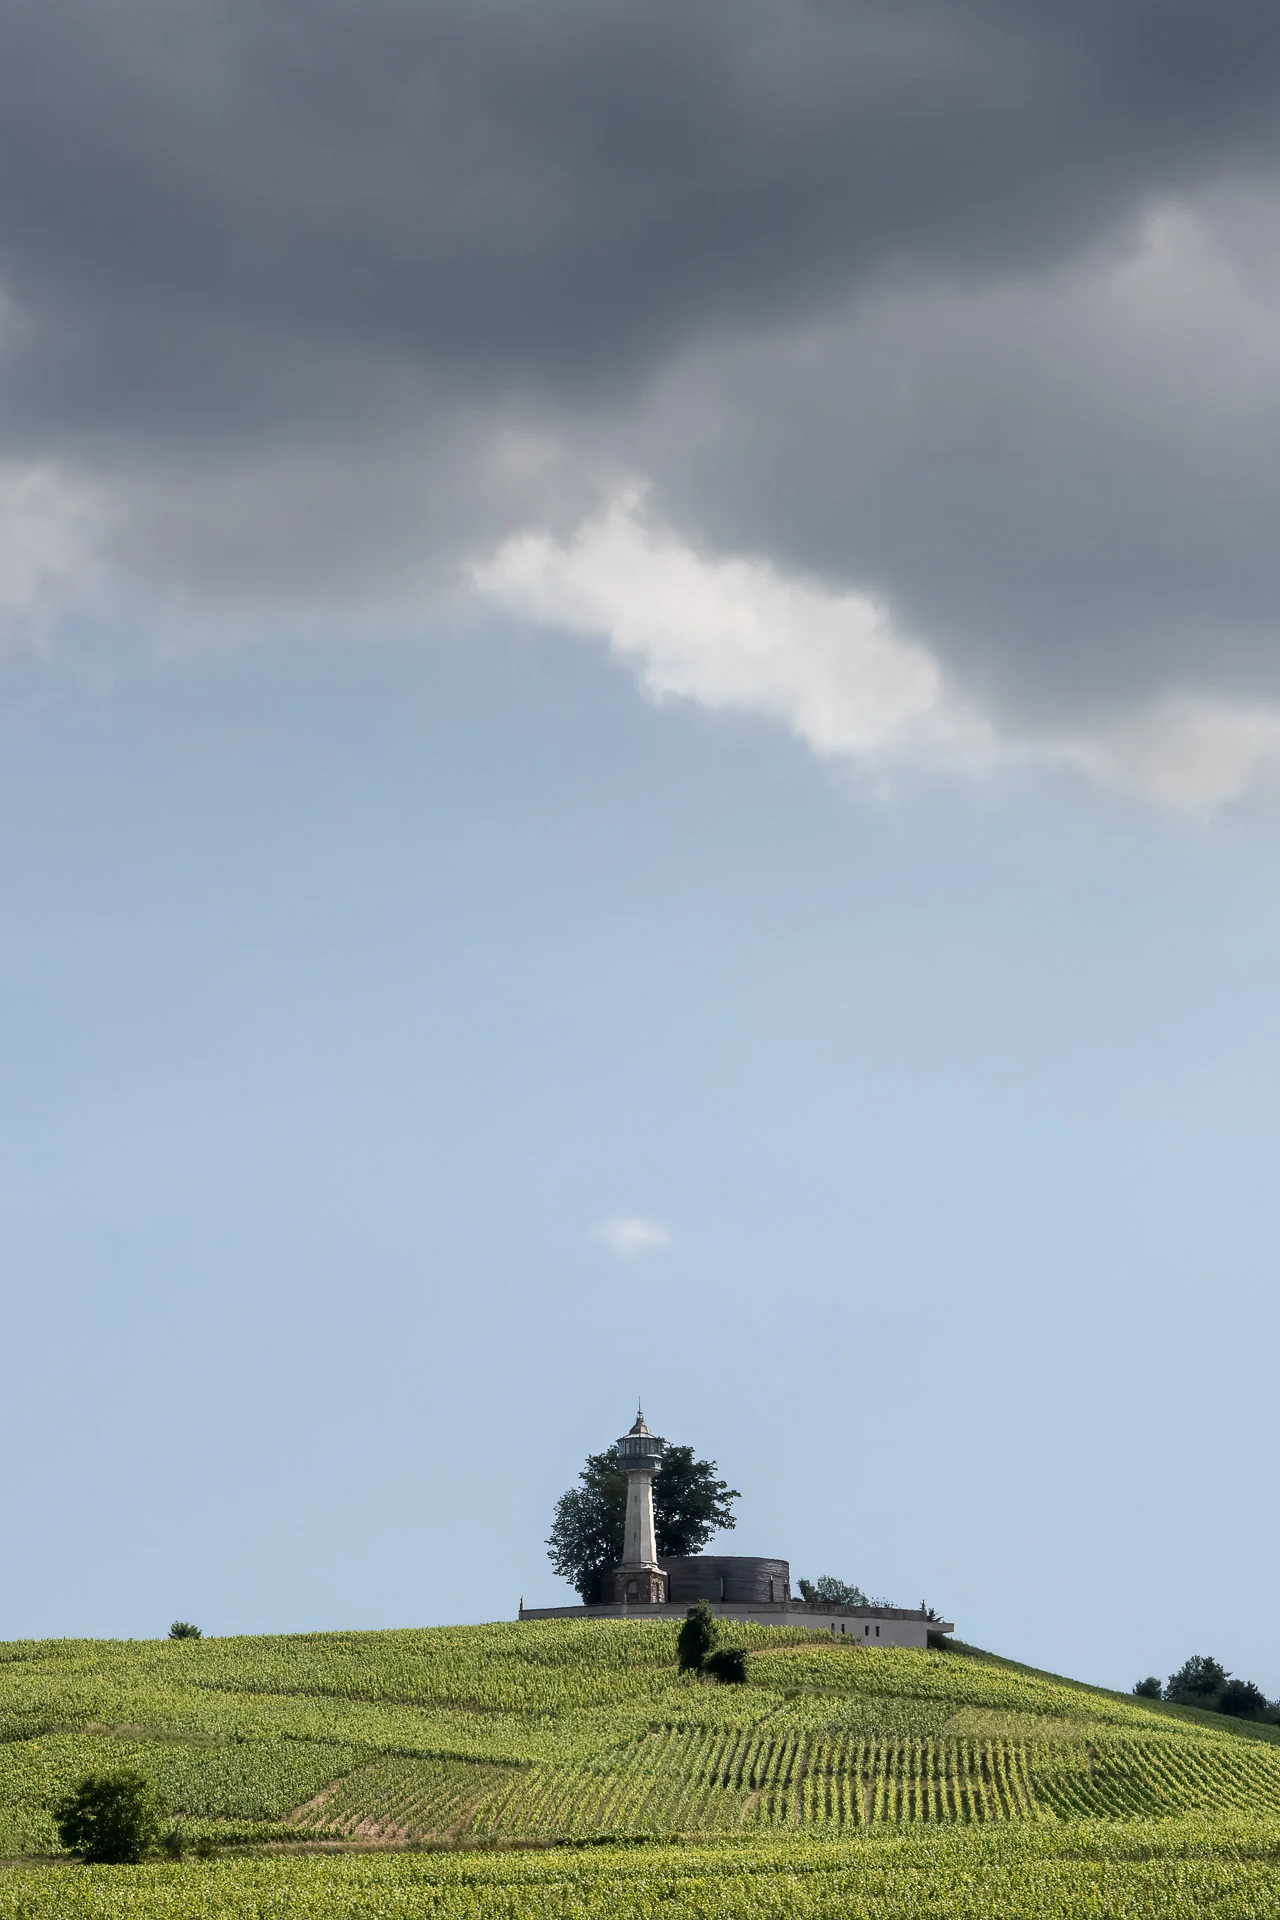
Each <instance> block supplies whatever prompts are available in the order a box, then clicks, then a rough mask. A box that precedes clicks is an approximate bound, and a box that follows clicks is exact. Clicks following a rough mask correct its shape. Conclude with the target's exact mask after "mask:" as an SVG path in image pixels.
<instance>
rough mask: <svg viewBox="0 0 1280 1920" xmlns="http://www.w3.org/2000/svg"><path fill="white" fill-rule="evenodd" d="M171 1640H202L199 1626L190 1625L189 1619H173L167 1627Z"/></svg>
mask: <svg viewBox="0 0 1280 1920" xmlns="http://www.w3.org/2000/svg"><path fill="white" fill-rule="evenodd" d="M169 1638H170V1639H171V1640H203V1639H204V1635H203V1634H202V1633H201V1631H200V1629H199V1627H195V1626H192V1624H191V1622H190V1620H175V1621H174V1623H173V1625H172V1626H171V1627H170V1629H169Z"/></svg>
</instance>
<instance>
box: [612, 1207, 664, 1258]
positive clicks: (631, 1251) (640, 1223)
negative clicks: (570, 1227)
mask: <svg viewBox="0 0 1280 1920" xmlns="http://www.w3.org/2000/svg"><path fill="white" fill-rule="evenodd" d="M594 1237H595V1238H596V1239H597V1240H603V1242H604V1244H605V1246H606V1247H608V1248H609V1250H610V1252H611V1253H616V1254H617V1255H618V1257H619V1258H620V1259H622V1260H634V1259H635V1258H636V1256H637V1255H638V1254H641V1253H656V1252H659V1251H660V1250H661V1249H662V1248H663V1247H669V1246H670V1245H671V1235H670V1234H669V1233H668V1232H667V1229H666V1228H665V1227H664V1226H663V1225H662V1222H661V1221H660V1220H641V1219H637V1218H634V1217H630V1216H624V1217H622V1218H620V1219H617V1220H605V1221H604V1222H603V1223H602V1224H601V1225H600V1226H598V1227H597V1228H596V1229H595V1234H594Z"/></svg>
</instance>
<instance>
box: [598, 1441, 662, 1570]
mask: <svg viewBox="0 0 1280 1920" xmlns="http://www.w3.org/2000/svg"><path fill="white" fill-rule="evenodd" d="M665 1445H666V1442H665V1441H663V1440H660V1439H659V1438H658V1436H657V1434H655V1433H650V1431H649V1429H648V1427H646V1425H645V1423H644V1414H643V1413H642V1412H641V1411H640V1409H639V1408H637V1409H636V1423H635V1425H634V1426H633V1427H632V1429H631V1431H630V1433H624V1434H623V1436H622V1438H621V1439H620V1440H619V1441H618V1466H619V1468H620V1469H621V1471H622V1472H623V1473H625V1474H626V1476H627V1518H626V1525H625V1527H624V1529H623V1535H622V1560H621V1563H620V1565H618V1566H616V1567H613V1568H611V1570H610V1571H609V1573H607V1574H606V1575H605V1598H606V1600H612V1601H614V1602H615V1603H616V1602H618V1601H622V1602H623V1603H624V1604H626V1605H628V1606H633V1607H637V1606H638V1607H653V1606H661V1605H662V1603H663V1601H664V1600H665V1599H666V1597H667V1576H666V1574H665V1573H664V1572H663V1571H662V1568H661V1567H660V1566H659V1565H658V1542H657V1537H656V1535H655V1533H654V1527H653V1478H654V1475H655V1474H656V1473H657V1472H658V1471H659V1470H660V1468H661V1466H662V1449H663V1447H664V1446H665Z"/></svg>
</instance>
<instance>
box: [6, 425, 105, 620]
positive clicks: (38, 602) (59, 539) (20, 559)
mask: <svg viewBox="0 0 1280 1920" xmlns="http://www.w3.org/2000/svg"><path fill="white" fill-rule="evenodd" d="M101 531H102V516H101V512H100V509H99V507H98V504H97V502H96V500H95V499H94V498H93V497H92V495H91V494H90V493H89V491H88V490H87V489H86V488H84V487H82V486H79V485H77V484H76V483H75V482H73V481H72V480H70V479H69V478H68V477H67V476H66V475H65V474H63V473H62V472H60V471H59V470H58V469H57V468H56V467H52V466H41V465H36V466H23V465H18V464H16V463H12V462H11V463H5V464H0V641H2V640H4V639H7V638H10V637H12V636H14V635H16V634H23V633H26V632H29V631H31V630H32V629H35V628H38V627H39V626H40V625H41V624H42V623H43V621H44V620H45V619H46V618H48V617H49V616H50V615H51V614H52V613H54V612H55V611H56V610H57V609H58V608H60V607H62V606H64V605H66V604H68V603H71V602H74V601H76V600H79V599H82V598H83V597H84V596H85V594H86V593H87V592H88V591H89V590H90V589H91V587H92V585H93V583H94V580H95V578H96V575H97V564H98V563H97V554H98V547H99V542H100V538H101Z"/></svg>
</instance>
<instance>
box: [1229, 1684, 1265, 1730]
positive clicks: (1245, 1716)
mask: <svg viewBox="0 0 1280 1920" xmlns="http://www.w3.org/2000/svg"><path fill="white" fill-rule="evenodd" d="M1270 1705H1271V1702H1270V1701H1269V1700H1268V1699H1267V1696H1266V1694H1265V1693H1264V1692H1263V1691H1262V1688H1261V1687H1255V1686H1254V1684H1253V1681H1252V1680H1224V1682H1223V1684H1222V1690H1221V1692H1220V1693H1219V1695H1218V1706H1217V1710H1218V1712H1219V1713H1229V1714H1232V1715H1233V1716H1234V1717H1235V1718H1236V1719H1237V1720H1261V1719H1262V1717H1263V1716H1264V1714H1265V1713H1266V1712H1267V1709H1268V1708H1269V1706H1270Z"/></svg>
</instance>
